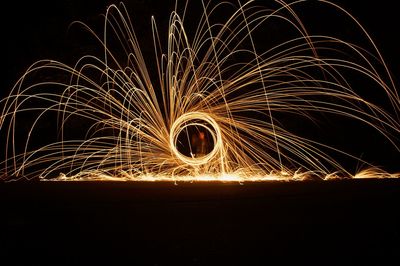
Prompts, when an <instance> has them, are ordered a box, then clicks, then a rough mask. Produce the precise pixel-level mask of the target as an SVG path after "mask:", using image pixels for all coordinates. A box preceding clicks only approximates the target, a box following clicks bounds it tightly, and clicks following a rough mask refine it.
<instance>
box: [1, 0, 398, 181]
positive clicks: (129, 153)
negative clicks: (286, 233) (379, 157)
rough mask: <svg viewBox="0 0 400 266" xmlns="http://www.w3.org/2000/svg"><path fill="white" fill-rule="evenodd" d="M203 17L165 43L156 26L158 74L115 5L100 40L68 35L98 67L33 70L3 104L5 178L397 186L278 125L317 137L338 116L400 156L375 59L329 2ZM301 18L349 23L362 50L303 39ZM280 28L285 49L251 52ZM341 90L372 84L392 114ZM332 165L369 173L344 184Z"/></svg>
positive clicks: (186, 12) (237, 5) (394, 101)
mask: <svg viewBox="0 0 400 266" xmlns="http://www.w3.org/2000/svg"><path fill="white" fill-rule="evenodd" d="M311 2H312V3H311ZM180 4H182V5H181V6H180ZM200 4H201V12H200V16H199V18H198V21H195V22H194V23H196V25H198V27H197V29H196V30H194V31H187V30H186V28H185V23H187V22H188V20H190V19H191V18H192V16H191V15H190V12H191V10H190V4H189V3H188V2H186V3H185V2H184V1H177V3H176V7H175V11H173V12H172V13H171V15H170V20H169V27H168V32H167V34H166V35H165V36H166V40H162V36H163V35H161V34H159V29H158V28H157V23H156V20H155V18H151V25H152V28H151V30H152V35H153V40H152V43H153V44H154V55H155V58H156V60H155V62H151V64H152V65H154V66H155V67H153V68H148V67H147V65H148V63H149V62H150V61H151V59H152V58H154V55H147V54H142V52H141V48H140V43H141V40H139V38H138V36H137V35H136V34H135V31H134V27H133V25H132V21H131V19H130V17H129V15H128V12H127V9H126V8H125V6H124V5H123V4H121V5H120V6H116V5H111V6H109V7H108V8H107V10H106V13H105V16H104V32H101V33H96V32H94V31H93V30H92V29H91V28H90V27H89V26H87V25H85V24H84V23H81V22H76V23H77V24H80V25H83V27H85V28H86V29H87V30H88V32H89V35H91V36H93V37H94V38H95V39H96V40H97V41H98V44H99V46H100V47H102V48H103V51H104V53H103V55H102V56H98V55H91V54H88V55H85V56H83V57H82V58H81V59H80V60H78V62H76V64H75V65H73V66H69V65H66V64H64V63H62V62H57V61H53V60H41V61H38V62H35V63H34V64H33V65H32V66H31V67H30V68H29V69H28V70H27V71H26V73H25V74H24V75H23V76H22V77H21V78H20V79H19V80H18V81H17V83H16V84H15V86H14V88H13V89H12V92H11V94H10V95H9V96H8V97H6V98H5V99H2V100H1V106H2V112H1V120H0V133H2V134H3V135H4V136H5V139H6V143H5V145H4V146H3V145H2V147H4V148H3V149H4V151H5V154H6V158H5V160H4V162H3V163H2V166H3V167H2V168H3V169H4V170H3V172H4V173H3V176H4V178H5V179H20V178H26V179H32V178H37V177H39V178H41V179H43V180H137V181H162V180H166V181H170V180H173V181H213V180H219V181H246V180H248V181H265V180H304V179H308V178H315V177H316V176H317V177H318V178H320V179H324V180H327V179H336V178H368V177H385V178H389V177H399V175H398V174H390V173H387V172H385V171H384V170H382V169H379V168H377V167H375V166H374V165H373V164H371V163H369V162H367V161H364V160H363V159H361V158H358V157H357V156H356V155H353V154H351V153H349V152H347V151H344V150H341V149H340V148H337V147H335V146H331V145H330V144H328V143H324V142H322V141H320V140H315V139H312V138H307V137H305V136H303V135H302V134H299V133H298V132H294V131H293V130H291V129H290V128H289V127H287V126H286V125H285V121H287V118H286V119H285V117H291V118H292V119H293V118H294V119H300V121H313V123H317V124H318V123H319V122H318V119H317V117H319V116H320V114H324V115H326V116H328V117H329V116H331V115H332V116H341V117H344V118H346V119H352V120H354V121H357V123H362V124H364V125H366V126H368V127H370V128H372V129H374V130H375V131H376V132H378V133H379V134H380V135H382V136H383V137H384V139H386V140H387V141H388V142H390V143H391V145H392V146H393V147H394V148H395V149H396V150H397V151H400V149H399V148H400V146H399V142H398V137H399V133H400V124H399V119H398V114H399V111H400V100H399V96H398V92H397V90H396V87H395V84H394V82H393V80H392V78H391V75H390V72H389V70H388V68H387V66H386V64H385V61H384V60H383V58H382V56H381V54H380V52H379V50H378V49H377V47H376V46H375V44H374V42H373V41H372V39H371V38H370V36H369V35H368V33H367V31H366V30H365V29H364V28H363V27H362V26H361V24H360V23H359V22H358V21H357V20H356V19H355V18H354V17H353V16H351V14H349V13H347V12H346V11H345V10H344V9H342V8H341V7H339V6H337V5H336V4H334V3H331V2H328V1H318V2H317V1H302V0H299V1H292V2H285V1H282V0H276V1H274V2H273V3H272V1H271V7H261V6H259V5H258V4H257V2H256V1H248V2H232V3H228V2H222V3H217V4H213V3H212V2H211V1H210V2H208V1H201V2H200ZM307 5H317V6H319V7H320V8H321V10H325V9H330V10H334V11H335V12H337V13H338V14H340V15H341V16H345V17H346V19H347V20H348V21H350V22H351V23H353V24H354V27H356V28H358V30H359V34H360V35H363V36H364V38H365V39H366V40H367V41H368V44H367V45H366V46H368V47H370V48H369V49H368V50H367V49H366V48H363V47H360V46H359V45H357V44H355V43H352V42H349V41H346V40H344V39H342V38H338V37H335V36H328V35H321V34H312V33H310V32H309V31H308V30H307V29H306V26H305V25H304V24H303V23H302V21H301V19H300V16H299V14H298V11H297V9H299V8H304V7H307ZM222 11H223V12H222ZM197 13H198V11H197ZM221 14H223V16H221ZM193 17H194V18H195V17H196V16H193ZM192 19H193V18H192ZM281 24H282V25H284V29H289V30H288V32H290V33H287V37H286V38H283V37H282V36H280V38H281V39H282V38H283V40H282V41H280V42H279V43H278V44H273V45H269V44H268V43H263V44H264V45H260V42H257V38H259V36H261V35H263V34H264V32H266V31H268V29H269V27H270V26H271V25H273V26H276V25H281ZM282 35H283V36H284V35H285V34H284V33H282ZM163 44H165V46H164V45H163ZM265 46H266V47H265ZM163 47H166V49H165V48H164V49H163ZM152 70H153V72H155V73H152V72H151V71H152ZM38 72H40V73H42V72H43V73H54V72H57V73H61V74H62V75H64V76H68V79H67V80H63V81H60V80H57V79H54V80H50V81H49V80H42V81H38V80H35V78H34V75H35V74H36V73H38ZM153 76H157V78H156V79H154V78H152V77H153ZM349 76H353V77H354V76H355V77H357V78H359V77H361V78H362V79H363V80H366V81H367V82H368V83H369V84H371V85H372V87H374V90H376V93H377V94H379V95H383V96H382V97H383V98H384V99H385V101H386V102H388V103H390V104H389V105H385V108H384V107H383V106H382V105H380V104H379V103H377V102H374V101H371V100H370V99H367V98H368V97H363V96H362V95H363V93H362V92H360V89H359V88H354V82H353V80H352V79H349ZM27 116H28V117H29V118H30V119H28V120H26V121H30V123H31V125H30V127H29V130H28V131H27V132H25V133H26V134H25V137H21V136H20V135H21V134H19V133H18V132H19V125H20V123H21V121H22V122H23V121H24V119H25V118H26V117H27ZM32 117H33V118H32ZM49 117H51V118H53V121H54V123H55V124H57V127H58V132H55V133H54V134H55V135H58V140H57V141H54V142H50V143H46V144H43V145H41V146H39V147H37V145H36V144H35V141H36V140H37V139H40V138H41V134H43V133H41V132H40V129H41V124H42V123H45V122H46V120H47V119H49ZM76 121H78V122H79V123H82V124H83V126H82V127H80V128H79V130H80V131H83V132H84V133H85V134H84V136H83V137H79V138H77V137H71V136H70V133H71V131H74V130H77V127H76V126H75V127H74V126H72V125H73V124H74V123H77V122H76ZM359 134H362V132H360V133H359ZM72 135H73V134H72ZM42 136H43V135H42ZM21 143H23V145H22V146H21ZM338 157H346V158H348V159H350V160H353V161H355V162H356V163H357V164H359V165H363V166H365V169H363V170H360V171H358V172H356V173H351V171H349V170H347V169H346V168H345V167H344V166H343V165H342V164H341V162H340V161H338V159H337V158H338Z"/></svg>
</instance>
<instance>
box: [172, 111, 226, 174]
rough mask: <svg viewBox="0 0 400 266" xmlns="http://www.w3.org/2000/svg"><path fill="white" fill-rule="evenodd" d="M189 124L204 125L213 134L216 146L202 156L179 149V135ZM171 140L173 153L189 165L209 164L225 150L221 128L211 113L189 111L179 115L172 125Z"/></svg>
mask: <svg viewBox="0 0 400 266" xmlns="http://www.w3.org/2000/svg"><path fill="white" fill-rule="evenodd" d="M189 126H196V127H202V128H204V129H205V130H207V132H208V133H209V134H210V135H211V137H212V140H213V143H214V147H213V148H212V150H211V151H210V152H209V153H207V154H204V155H203V156H200V157H195V156H192V157H189V156H186V155H184V154H183V153H182V152H181V151H179V149H178V148H177V143H178V136H179V135H180V133H181V132H182V131H183V130H185V129H186V128H188V127H189ZM169 141H170V147H171V151H172V153H173V154H174V155H175V156H176V157H177V158H178V159H179V160H181V161H182V162H183V163H185V164H187V165H192V166H199V165H203V164H207V163H209V162H210V161H212V160H213V159H215V158H216V157H217V156H218V154H222V152H223V141H222V134H221V129H220V127H219V126H218V123H217V122H216V121H215V120H214V119H213V118H212V117H211V116H210V115H208V114H206V113H203V112H189V113H185V114H183V115H182V116H180V117H178V119H176V120H175V122H174V123H173V124H172V126H171V130H170V138H169Z"/></svg>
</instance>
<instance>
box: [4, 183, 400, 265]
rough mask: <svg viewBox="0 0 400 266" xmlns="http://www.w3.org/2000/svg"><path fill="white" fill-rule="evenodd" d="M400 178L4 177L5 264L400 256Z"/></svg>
mask: <svg viewBox="0 0 400 266" xmlns="http://www.w3.org/2000/svg"><path fill="white" fill-rule="evenodd" d="M399 181H400V180H347V181H329V182H328V181H325V182H291V183H279V182H268V183H245V184H243V185H240V184H237V183H233V184H230V183H227V184H215V183H208V184H207V183H203V184H178V185H174V184H173V183H132V182H119V183H118V182H103V183H100V182H70V183H65V182H13V183H0V210H1V216H0V217H1V218H0V226H1V229H2V233H1V235H0V247H1V249H0V255H1V256H0V257H1V260H2V261H3V262H7V263H6V264H3V263H1V265H99V264H101V265H166V264H168V265H283V264H287V263H290V264H291V265H294V264H296V265H400V264H399V262H400V226H399V225H400V214H399V208H398V204H397V202H400V201H399V199H400V182H399ZM278 261H279V262H278ZM305 263H306V264H305Z"/></svg>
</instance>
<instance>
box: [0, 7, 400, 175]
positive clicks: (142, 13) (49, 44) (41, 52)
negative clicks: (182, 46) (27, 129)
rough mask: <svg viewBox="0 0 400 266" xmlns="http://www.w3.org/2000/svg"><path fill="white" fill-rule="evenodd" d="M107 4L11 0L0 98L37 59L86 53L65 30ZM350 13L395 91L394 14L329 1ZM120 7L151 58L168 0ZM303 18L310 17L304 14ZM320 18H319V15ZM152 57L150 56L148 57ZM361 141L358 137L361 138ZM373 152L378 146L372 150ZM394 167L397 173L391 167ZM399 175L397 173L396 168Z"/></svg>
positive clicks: (4, 24) (398, 54)
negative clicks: (153, 25) (154, 26)
mask: <svg viewBox="0 0 400 266" xmlns="http://www.w3.org/2000/svg"><path fill="white" fill-rule="evenodd" d="M118 2H119V1H113V0H100V1H99V0H89V1H78V0H70V1H52V2H47V1H31V2H24V3H20V2H18V1H12V2H10V3H9V4H8V7H7V10H5V11H4V12H5V13H7V15H5V16H1V24H0V25H1V26H0V27H1V34H2V37H1V39H2V47H3V56H2V64H3V68H2V69H3V72H2V79H1V83H0V86H1V92H0V96H1V97H3V96H4V95H5V94H6V91H8V90H9V88H10V87H11V86H12V85H13V84H14V82H15V81H16V80H17V78H18V77H20V75H21V74H23V72H24V71H25V70H26V68H27V67H28V66H29V65H30V64H31V63H33V62H35V61H36V60H38V59H43V58H51V59H56V60H60V61H63V62H66V63H68V64H72V63H74V62H75V60H76V59H78V58H79V56H81V55H82V54H85V53H86V51H87V50H90V49H91V47H92V46H91V45H93V44H91V43H90V42H88V41H87V39H86V36H85V35H82V34H79V33H77V32H79V31H77V30H76V29H74V30H70V31H68V25H69V24H70V22H72V21H74V20H81V21H83V22H87V23H88V24H89V25H101V22H102V19H101V18H100V16H99V14H102V13H104V11H105V8H106V6H107V5H108V4H110V3H118ZM334 2H337V3H339V4H340V5H342V6H343V7H345V8H346V9H347V10H349V11H350V13H351V14H353V15H354V16H355V17H356V18H357V19H359V21H360V22H361V23H362V24H363V25H364V26H365V27H366V29H367V31H368V32H369V33H370V34H371V36H372V37H373V38H374V40H375V41H376V43H377V45H378V47H379V48H380V50H381V52H382V54H383V56H384V58H385V59H386V60H387V63H388V64H389V67H390V69H391V71H392V74H393V76H394V77H395V81H396V85H398V86H399V82H400V81H399V80H400V79H399V78H397V77H399V76H400V50H399V49H398V47H400V39H399V38H397V37H395V32H396V29H397V25H398V14H397V9H396V8H394V7H393V1H389V0H381V1H379V2H377V1H371V0H368V1H362V2H361V1H345V0H335V1H334ZM125 4H126V6H127V8H128V10H129V12H130V13H131V15H132V19H133V22H134V26H136V27H135V30H136V32H137V33H138V35H139V36H141V37H143V38H142V40H143V43H144V44H145V45H144V46H143V47H142V48H143V50H144V51H143V52H144V54H146V53H147V52H151V53H152V50H151V49H152V48H151V45H146V43H147V41H144V40H146V39H148V40H149V44H151V43H152V41H151V39H150V37H151V30H150V16H151V15H155V17H156V19H157V21H158V23H159V24H161V25H165V24H166V23H167V22H168V18H169V13H170V11H172V9H173V6H174V1H156V0H150V1H144V0H126V1H125ZM301 15H303V16H304V19H305V22H306V23H307V16H310V15H313V14H312V11H311V12H304V13H303V14H301ZM319 15H320V16H321V14H319ZM324 23H325V24H320V25H319V24H318V25H317V24H313V25H310V26H311V27H315V29H316V30H320V29H327V30H328V31H329V30H332V31H336V33H337V32H338V31H339V32H343V33H344V34H345V35H346V34H348V35H351V34H352V32H351V29H349V28H346V26H345V25H343V23H342V25H340V24H339V25H338V23H337V22H336V21H331V22H329V21H326V22H324ZM151 56H153V54H151ZM361 138H362V137H361ZM372 148H373V149H374V148H376V149H378V148H379V145H376V146H375V147H372ZM396 156H397V153H393V152H389V153H388V155H387V158H386V159H385V160H389V161H390V163H391V164H392V165H393V164H396V162H397V161H398V160H397V158H394V157H396ZM394 168H397V166H396V167H394ZM396 170H400V169H398V168H397V169H396Z"/></svg>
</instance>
